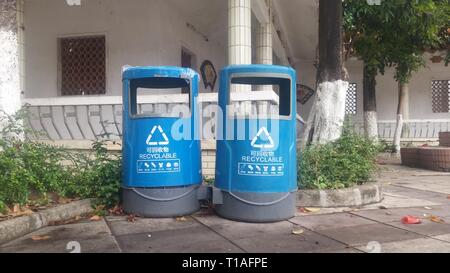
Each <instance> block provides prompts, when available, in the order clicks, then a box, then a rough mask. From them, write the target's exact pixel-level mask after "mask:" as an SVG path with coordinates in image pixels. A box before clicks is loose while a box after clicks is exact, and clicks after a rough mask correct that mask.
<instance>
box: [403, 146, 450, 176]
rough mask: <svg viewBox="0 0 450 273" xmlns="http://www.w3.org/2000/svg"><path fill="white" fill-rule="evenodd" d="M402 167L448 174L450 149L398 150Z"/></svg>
mask: <svg viewBox="0 0 450 273" xmlns="http://www.w3.org/2000/svg"><path fill="white" fill-rule="evenodd" d="M400 154H401V158H402V165H405V166H408V167H413V168H421V169H428V170H433V171H440V172H450V147H414V148H409V147H408V148H402V149H401V150H400Z"/></svg>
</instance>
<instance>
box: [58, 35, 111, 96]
mask: <svg viewBox="0 0 450 273" xmlns="http://www.w3.org/2000/svg"><path fill="white" fill-rule="evenodd" d="M58 42H59V62H60V69H59V70H60V71H59V73H60V78H59V82H60V93H61V95H62V96H75V95H98V94H105V93H106V60H105V59H106V52H105V36H84V37H67V38H60V39H59V40H58Z"/></svg>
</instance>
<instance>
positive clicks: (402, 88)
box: [394, 83, 409, 155]
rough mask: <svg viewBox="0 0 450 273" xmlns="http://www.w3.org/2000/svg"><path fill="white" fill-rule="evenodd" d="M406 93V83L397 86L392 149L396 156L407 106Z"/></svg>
mask: <svg viewBox="0 0 450 273" xmlns="http://www.w3.org/2000/svg"><path fill="white" fill-rule="evenodd" d="M408 91H409V88H408V84H406V83H399V84H398V107H397V124H396V126H395V134H394V148H395V153H396V154H397V155H399V154H400V141H401V137H402V131H403V120H404V114H405V107H408V104H407V98H408Z"/></svg>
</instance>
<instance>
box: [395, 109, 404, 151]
mask: <svg viewBox="0 0 450 273" xmlns="http://www.w3.org/2000/svg"><path fill="white" fill-rule="evenodd" d="M402 129H403V115H402V114H397V125H396V127H395V134H394V147H395V152H396V154H397V155H399V154H400V148H401V147H400V141H401V138H402Z"/></svg>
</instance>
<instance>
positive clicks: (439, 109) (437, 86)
mask: <svg viewBox="0 0 450 273" xmlns="http://www.w3.org/2000/svg"><path fill="white" fill-rule="evenodd" d="M431 96H432V107H433V113H448V112H450V80H433V81H431Z"/></svg>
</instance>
